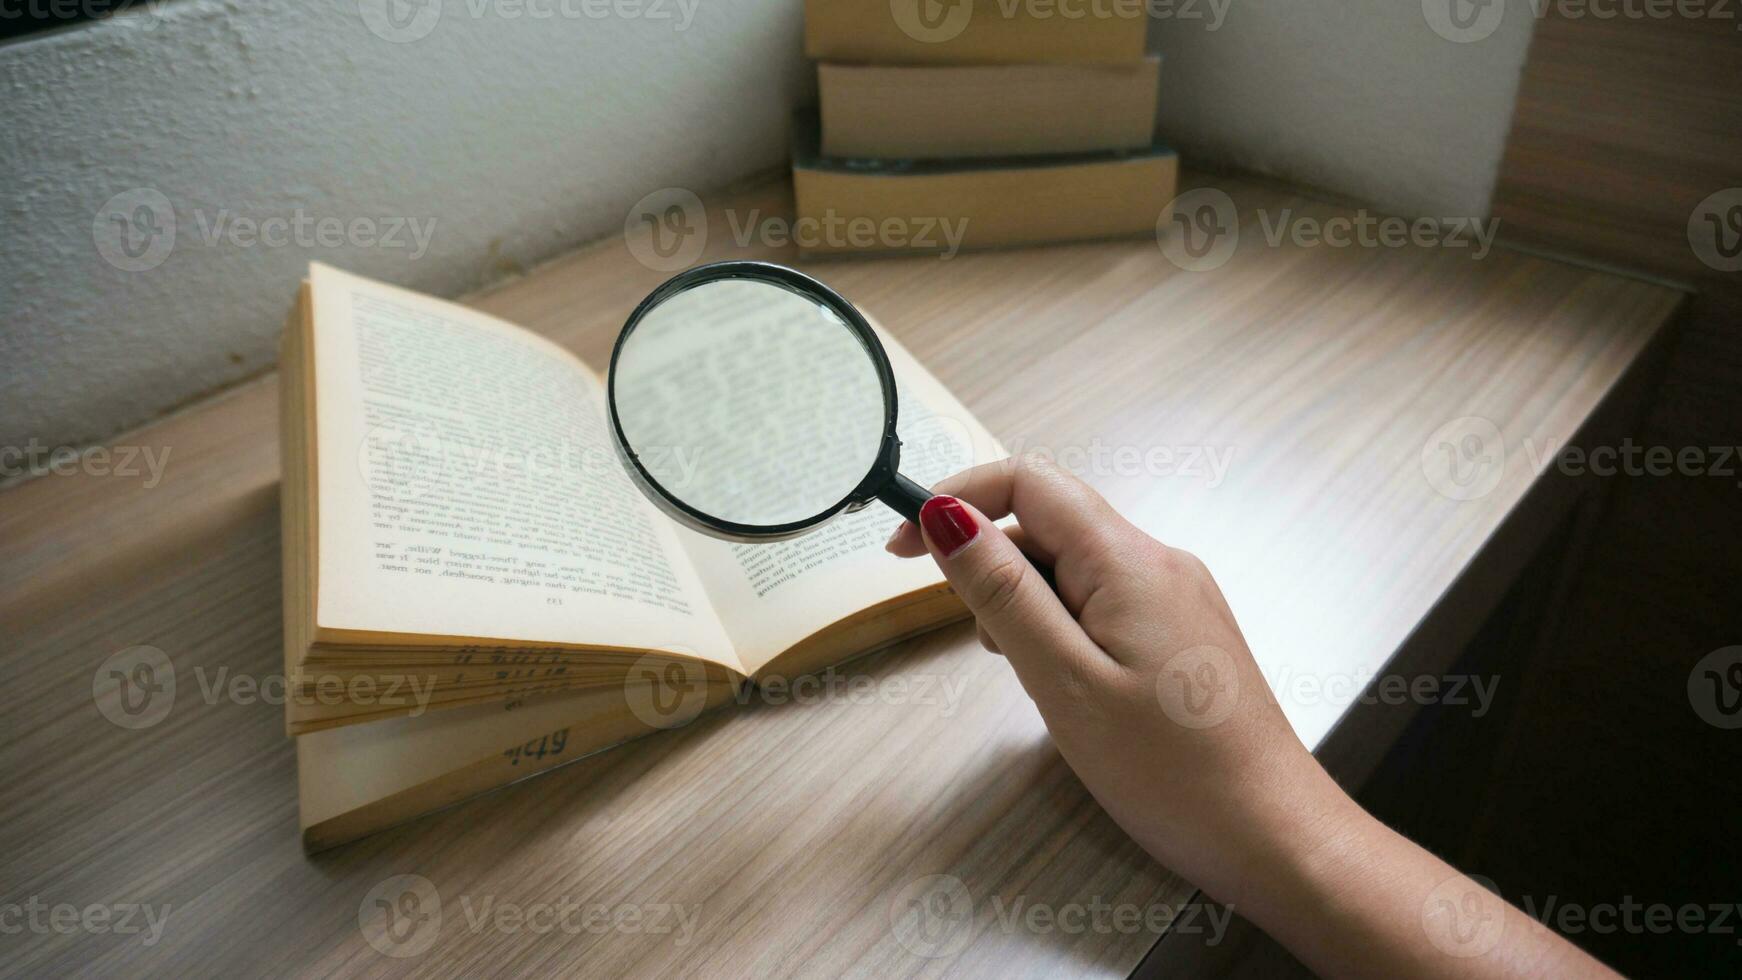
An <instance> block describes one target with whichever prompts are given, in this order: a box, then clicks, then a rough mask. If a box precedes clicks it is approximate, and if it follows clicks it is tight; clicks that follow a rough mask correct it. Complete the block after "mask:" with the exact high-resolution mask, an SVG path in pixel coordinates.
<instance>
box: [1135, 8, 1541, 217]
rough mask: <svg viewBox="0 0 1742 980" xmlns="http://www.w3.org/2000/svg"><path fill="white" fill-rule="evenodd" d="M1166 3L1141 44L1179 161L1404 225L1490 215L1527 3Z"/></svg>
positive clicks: (1524, 42)
mask: <svg viewBox="0 0 1742 980" xmlns="http://www.w3.org/2000/svg"><path fill="white" fill-rule="evenodd" d="M1163 2H1164V3H1165V2H1168V0H1163ZM1173 9H1174V10H1175V11H1176V15H1175V16H1172V17H1168V18H1164V19H1162V20H1160V22H1159V23H1158V24H1157V27H1156V29H1155V31H1154V32H1153V34H1152V36H1151V46H1152V47H1155V48H1157V49H1158V50H1160V51H1161V52H1162V53H1163V62H1162V72H1161V75H1162V82H1161V112H1160V116H1161V133H1162V135H1163V137H1164V138H1167V139H1169V140H1170V141H1172V142H1173V143H1175V144H1177V145H1179V146H1181V147H1184V148H1185V149H1186V150H1187V151H1188V153H1187V159H1188V160H1190V159H1191V155H1192V152H1195V153H1196V155H1197V156H1198V157H1200V158H1213V159H1216V160H1219V161H1223V162H1227V163H1231V164H1234V165H1236V166H1238V167H1241V168H1244V169H1249V170H1253V171H1256V172H1259V173H1268V174H1273V175H1276V176H1280V177H1286V178H1288V179H1290V180H1294V181H1298V182H1301V183H1304V184H1308V185H1311V186H1316V187H1323V188H1325V189H1327V190H1332V191H1336V192H1339V193H1342V194H1347V195H1349V196H1350V197H1353V198H1355V199H1357V200H1360V201H1365V202H1368V203H1371V204H1373V205H1375V206H1376V207H1377V208H1379V209H1380V210H1383V211H1387V212H1390V213H1395V214H1402V215H1405V216H1409V217H1421V216H1428V217H1485V216H1486V215H1487V214H1488V200H1489V196H1490V195H1491V193H1492V191H1493V187H1494V177H1495V175H1496V173H1497V172H1498V170H1499V166H1500V155H1501V153H1502V152H1503V150H1504V149H1505V146H1506V134H1507V130H1508V128H1509V127H1510V125H1511V121H1512V104H1513V100H1514V97H1515V96H1516V94H1517V91H1518V78H1519V73H1520V71H1521V70H1522V69H1523V67H1524V57H1525V53H1526V49H1527V48H1528V47H1529V44H1530V33H1531V29H1532V26H1533V23H1534V21H1533V19H1532V17H1531V9H1532V5H1531V4H1527V3H1518V2H1514V3H1502V2H1499V0H1495V2H1492V3H1486V4H1478V3H1475V2H1472V0H1176V2H1174V3H1173ZM1454 13H1455V14H1456V18H1455V19H1454V16H1453V15H1454ZM1218 14H1219V15H1220V16H1219V23H1218V19H1217V15H1218ZM1455 39H1456V40H1455Z"/></svg>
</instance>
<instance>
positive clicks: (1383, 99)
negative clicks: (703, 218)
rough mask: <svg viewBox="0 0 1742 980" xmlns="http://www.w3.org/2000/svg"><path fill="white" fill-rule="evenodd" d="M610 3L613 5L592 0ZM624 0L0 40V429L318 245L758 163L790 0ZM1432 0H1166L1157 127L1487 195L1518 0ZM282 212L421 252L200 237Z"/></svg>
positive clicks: (270, 324)
mask: <svg viewBox="0 0 1742 980" xmlns="http://www.w3.org/2000/svg"><path fill="white" fill-rule="evenodd" d="M841 2H846V0H841ZM864 2H873V3H880V2H882V0H864ZM1443 2H1444V3H1446V4H1449V3H1451V2H1461V0H1443ZM612 3H619V4H622V5H621V6H618V7H616V9H617V10H618V11H627V12H629V15H627V16H625V15H623V13H617V14H612V15H610V16H606V17H604V18H602V19H601V18H594V17H592V16H589V15H588V12H589V11H591V12H598V11H599V10H601V9H607V10H608V9H611V8H610V4H612ZM640 3H645V4H648V5H649V6H651V5H652V3H653V0H604V4H603V6H601V5H600V0H411V2H406V0H340V2H337V3H330V2H325V3H314V2H306V3H305V2H301V0H296V2H291V0H283V2H280V0H273V2H268V3H243V2H240V0H233V2H226V0H174V2H170V3H167V4H164V3H159V2H157V0H140V3H139V4H138V7H139V8H140V9H138V10H136V11H135V12H133V13H130V14H129V15H126V16H123V17H119V18H116V19H113V20H110V21H106V22H103V23H98V24H91V25H86V26H81V27H76V28H71V29H67V30H64V31H62V32H60V33H56V34H52V35H45V36H36V37H30V38H25V39H23V40H21V41H17V42H14V43H11V44H8V45H5V46H3V47H0V215H3V218H0V220H3V221H4V227H3V233H0V449H3V448H4V447H8V446H22V445H25V444H27V442H28V441H29V440H31V439H35V440H37V441H38V442H40V443H44V444H48V445H56V444H65V443H78V442H85V441H90V440H95V439H102V438H105V437H107V436H109V435H111V434H113V433H115V432H117V431H119V430H121V429H123V428H126V427H128V426H131V425H135V424H137V423H139V422H142V421H145V420H147V419H149V418H151V417H153V416H155V415H157V414H159V413H160V412H162V411H164V410H165V409H168V408H171V407H173V406H175V405H177V404H179V403H182V402H184V401H186V400H188V399H190V398H192V397H194V396H196V395H198V394H200V393H203V392H208V391H211V390H214V389H216V388H219V387H222V386H223V385H225V384H227V383H229V382H232V381H234V380H236V379H238V378H241V377H244V376H247V375H249V374H253V373H255V372H258V371H259V370H261V369H263V368H265V367H267V366H268V365H269V364H270V363H271V360H272V357H273V350H274V343H275V338H276V335H277V332H278V330H279V327H280V324H281V321H282V317H283V314H284V311H285V309H286V307H287V305H288V303H289V301H290V298H291V294H292V290H293V288H294V283H295V282H296V280H297V279H298V278H299V277H300V276H301V275H302V272H303V270H304V269H305V268H306V266H307V262H308V260H309V259H310V258H320V259H322V260H325V261H329V262H332V263H333V264H335V265H339V266H342V267H345V268H348V269H352V270H355V271H358V272H362V273H365V274H368V275H373V276H377V277H380V278H384V279H388V280H392V281H396V282H401V283H405V284H408V285H411V286H413V287H416V288H420V289H424V290H427V291H430V292H434V293H438V294H445V295H453V294H456V293H459V292H462V291H464V290H466V289H468V288H470V287H474V286H477V285H481V284H483V283H486V282H488V281H491V280H493V279H496V278H499V277H501V276H502V275H504V274H505V273H506V272H508V271H511V270H513V269H514V268H516V267H519V266H524V265H527V264H530V263H532V262H535V261H537V260H539V259H541V258H543V257H546V256H549V255H551V254H553V253H555V252H557V251H560V250H561V249H563V248H565V247H567V246H569V245H571V244H574V243H576V242H580V241H585V240H588V239H591V238H597V237H600V236H603V235H607V234H612V233H615V232H616V231H617V230H618V229H619V228H621V227H622V221H623V217H624V214H625V212H626V211H627V209H628V207H629V206H630V205H631V204H632V203H633V202H635V201H636V200H637V199H639V198H640V197H641V196H642V195H643V194H645V193H646V192H648V191H650V190H653V189H655V188H659V187H663V186H667V185H681V186H686V187H691V188H695V189H698V190H699V189H706V188H709V187H713V186H718V185H720V184H723V183H726V182H728V181H730V180H732V179H734V178H736V177H739V176H741V175H743V174H746V173H750V172H752V171H756V170H760V169H763V168H767V167H771V166H776V165H778V164H779V163H780V162H781V161H782V159H783V158H784V155H785V131H786V119H787V112H788V110H789V109H790V108H791V106H792V105H793V104H795V102H797V101H799V100H800V99H802V98H804V97H805V96H806V95H807V94H808V92H809V91H810V89H811V86H812V84H813V82H812V80H811V79H812V74H813V73H812V72H811V71H810V69H809V66H807V65H806V64H805V63H804V61H803V59H802V56H801V41H800V5H799V2H798V0H659V5H658V7H657V8H653V9H657V10H658V11H660V12H661V13H663V14H665V15H666V16H665V17H664V18H663V19H661V18H656V17H653V16H649V14H650V13H651V11H650V10H649V6H643V7H640V8H639V9H640V10H641V14H640V15H636V14H635V13H634V11H635V10H637V9H638V6H637V5H638V4H640ZM1441 3H1442V0H1424V2H1418V0H1176V2H1173V3H1172V4H1171V5H1170V4H1169V3H1168V2H1166V0H1159V2H1158V3H1157V4H1156V9H1157V10H1159V11H1163V12H1167V11H1171V14H1170V15H1169V16H1165V17H1163V18H1162V19H1161V21H1160V23H1159V24H1158V25H1157V27H1156V41H1157V42H1158V47H1159V48H1160V50H1162V51H1163V52H1164V53H1165V54H1166V56H1167V58H1166V61H1165V62H1164V67H1163V71H1162V78H1163V81H1162V86H1163V91H1162V106H1163V108H1162V113H1161V116H1162V128H1163V133H1164V134H1165V135H1168V136H1170V137H1171V138H1173V139H1174V140H1175V141H1176V142H1177V143H1179V144H1180V145H1181V146H1183V147H1184V148H1185V149H1186V150H1187V151H1188V158H1189V157H1190V155H1192V154H1193V153H1196V154H1197V155H1198V156H1200V157H1212V158H1220V159H1224V160H1229V161H1232V162H1234V163H1237V164H1240V165H1243V166H1247V167H1251V168H1253V169H1256V170H1260V171H1265V172H1270V173H1275V174H1279V175H1282V176H1286V177H1289V178H1292V179H1295V180H1300V181H1304V182H1307V183H1310V184H1315V185H1319V186H1323V187H1325V188H1328V189H1332V190H1335V191H1340V192H1343V193H1346V194H1349V195H1351V196H1353V197H1356V198H1358V199H1363V200H1367V201H1371V202H1373V203H1375V204H1376V205H1378V206H1379V207H1381V208H1384V209H1387V210H1390V211H1395V212H1400V213H1403V214H1407V215H1434V216H1456V215H1481V214H1485V213H1486V211H1487V202H1488V195H1489V191H1490V188H1491V185H1492V183H1493V177H1494V172H1495V168H1496V166H1497V165H1498V161H1499V157H1500V152H1501V149H1502V146H1503V142H1504V139H1505V134H1506V128H1507V123H1508V120H1509V118H1510V115H1511V107H1512V98H1513V93H1514V90H1515V88H1516V84H1517V78H1518V71H1519V67H1520V65H1521V63H1522V61H1523V57H1524V51H1525V47H1526V43H1527V40H1528V36H1529V30H1530V18H1529V16H1528V9H1529V8H1528V6H1527V5H1523V4H1510V5H1505V6H1506V7H1511V8H1517V9H1510V10H1507V12H1506V16H1505V18H1504V20H1503V21H1502V22H1500V23H1499V24H1498V25H1497V26H1496V25H1494V24H1493V23H1492V22H1484V23H1483V24H1480V25H1478V30H1479V31H1489V30H1491V31H1492V33H1491V34H1489V35H1488V36H1486V37H1484V38H1483V39H1482V40H1480V41H1477V42H1475V43H1468V44H1458V43H1453V42H1452V41H1449V40H1447V39H1445V38H1444V37H1442V36H1440V35H1439V34H1436V33H1435V32H1434V30H1433V29H1431V28H1430V26H1429V15H1430V14H1432V13H1433V12H1434V10H1435V9H1436V5H1439V4H1441ZM565 9H566V10H567V11H568V13H569V14H571V15H572V16H564V15H561V14H562V12H563V11H564V10H565ZM1469 9H1480V10H1488V11H1490V13H1497V12H1498V11H1499V10H1501V9H1502V5H1501V4H1491V5H1488V7H1486V8H1469ZM388 11H396V12H398V13H400V14H402V15H410V16H412V17H413V18H414V19H412V20H410V21H409V22H408V26H407V28H406V29H405V31H404V32H403V33H402V34H401V35H400V36H406V35H416V34H419V33H421V32H422V31H423V30H424V28H426V27H427V28H428V32H427V34H423V36H421V37H417V38H416V39H414V40H405V41H399V42H391V41H388V40H383V38H382V37H380V36H378V34H377V33H376V32H375V31H372V30H371V29H370V27H369V26H368V24H367V23H366V21H365V17H364V16H363V14H365V13H367V14H368V15H369V17H370V18H373V22H374V23H375V24H376V25H377V26H378V27H380V28H382V29H383V30H385V31H386V32H387V33H390V34H392V33H395V31H394V29H393V28H392V27H391V25H390V23H389V22H387V21H385V20H383V19H381V15H382V14H384V13H386V12H388ZM420 11H422V13H419V12H420ZM430 11H436V12H438V13H437V16H436V17H435V19H434V20H433V22H431V21H428V20H427V18H428V17H429V12H430ZM515 11H521V12H520V14H519V15H518V16H514V12H515ZM539 11H556V12H558V14H559V16H555V17H540V16H535V15H534V14H535V13H536V12H539ZM1483 16H1488V15H1486V14H1485V15H1483ZM416 17H423V18H426V19H425V20H417V19H415V18H416ZM686 19H688V22H687V23H686ZM1212 26H1213V27H1214V29H1210V28H1211V27H1212ZM680 27H681V28H683V29H679V28H680ZM141 189H149V190H151V191H156V192H159V193H161V194H162V195H163V198H162V200H163V201H165V202H167V203H168V205H169V207H170V208H171V209H173V212H174V220H175V223H176V233H175V246H174V248H173V249H172V250H171V251H170V252H169V254H168V255H167V257H164V258H163V259H162V261H161V263H160V264H158V265H156V266H155V267H153V268H150V269H147V270H145V271H128V270H127V269H125V268H118V267H116V265H115V264H112V263H110V262H108V261H105V260H104V258H103V257H102V255H101V254H100V252H99V249H98V245H97V238H98V236H96V235H94V233H93V222H94V221H96V220H97V219H98V218H99V214H100V212H102V211H103V209H104V208H105V205H106V204H107V203H108V202H109V201H110V200H111V199H112V198H113V196H114V195H116V194H122V193H125V192H129V191H139V190H141ZM144 199H145V198H142V197H141V196H140V194H135V195H133V197H132V198H131V199H128V198H123V202H124V203H128V204H137V203H139V202H140V201H141V200H144ZM299 211H300V213H301V214H302V215H304V216H305V217H306V218H307V219H309V220H310V221H315V220H318V219H321V218H329V219H330V218H335V217H336V218H340V219H344V220H346V221H347V222H348V221H350V220H351V219H354V218H363V219H371V220H379V221H383V222H385V221H386V220H389V219H400V220H408V219H409V220H415V221H417V222H419V223H420V224H421V226H422V227H423V228H425V229H426V230H427V229H428V228H429V224H428V223H429V222H430V221H432V220H433V221H434V222H435V224H434V229H433V234H431V236H430V238H429V242H428V247H427V252H426V253H425V254H423V255H421V256H420V257H418V258H416V259H413V258H412V257H411V253H412V252H413V251H414V250H415V243H412V242H410V241H409V239H410V235H409V232H408V231H405V232H402V234H401V237H402V238H404V239H406V240H407V247H404V248H381V247H363V246H361V245H359V244H356V243H354V242H353V243H349V244H345V243H341V244H338V245H336V246H331V247H329V246H327V245H322V244H319V243H314V244H309V245H299V244H294V243H293V244H288V245H284V246H282V247H268V246H264V245H261V244H252V245H249V244H240V243H238V242H237V241H236V240H234V239H233V238H231V237H230V236H228V235H225V236H222V237H221V238H220V240H219V241H218V242H217V243H216V244H208V243H207V230H206V229H207V228H209V227H210V226H212V225H213V224H214V223H215V222H216V221H218V220H220V219H225V220H229V219H234V218H236V217H242V218H244V219H253V220H261V219H269V218H274V217H277V218H280V219H290V218H293V217H295V216H296V215H297V214H298V213H299ZM202 223H204V225H205V226H206V227H205V228H203V227H202ZM377 227H378V228H379V230H382V231H385V230H386V229H387V226H386V225H385V224H382V225H379V226H377ZM343 237H347V238H348V237H349V236H348V235H347V236H343ZM245 238H246V236H245ZM118 240H119V239H118V238H116V237H114V236H111V239H110V241H111V243H113V242H114V241H118ZM151 257H152V256H151V255H149V254H148V255H147V256H145V257H144V258H146V259H150V258H151ZM123 264H127V263H123Z"/></svg>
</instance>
